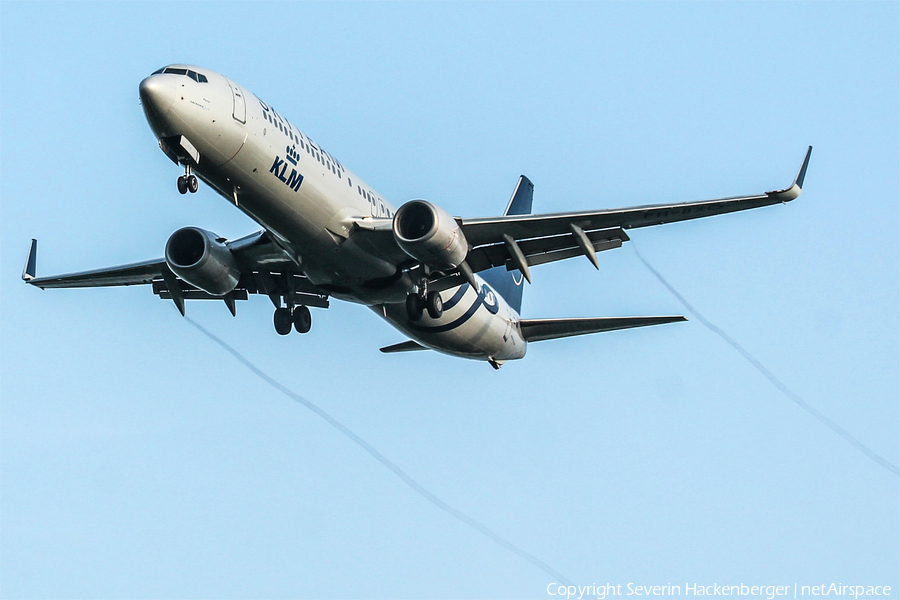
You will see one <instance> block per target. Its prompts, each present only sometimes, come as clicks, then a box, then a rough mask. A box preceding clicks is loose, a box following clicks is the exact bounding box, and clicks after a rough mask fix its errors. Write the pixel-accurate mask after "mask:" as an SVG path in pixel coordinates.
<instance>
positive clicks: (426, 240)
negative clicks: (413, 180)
mask: <svg viewBox="0 0 900 600" xmlns="http://www.w3.org/2000/svg"><path fill="white" fill-rule="evenodd" d="M393 229H394V239H395V240H397V245H399V246H400V248H402V249H403V251H404V252H406V253H407V254H409V255H410V256H412V257H413V258H415V259H416V260H418V261H419V262H421V263H424V264H427V265H429V266H432V267H435V268H438V269H454V268H456V267H458V266H459V265H460V264H462V263H463V261H464V260H466V255H467V254H468V253H469V244H468V242H467V241H466V237H465V236H464V235H463V232H462V229H461V228H460V226H459V223H457V222H456V219H454V218H453V217H451V216H450V214H449V213H448V212H447V211H445V210H444V209H442V208H440V207H439V206H435V205H434V204H432V203H430V202H426V201H424V200H411V201H410V202H407V203H406V204H404V205H403V206H401V207H400V208H399V209H397V213H396V214H395V215H394V223H393Z"/></svg>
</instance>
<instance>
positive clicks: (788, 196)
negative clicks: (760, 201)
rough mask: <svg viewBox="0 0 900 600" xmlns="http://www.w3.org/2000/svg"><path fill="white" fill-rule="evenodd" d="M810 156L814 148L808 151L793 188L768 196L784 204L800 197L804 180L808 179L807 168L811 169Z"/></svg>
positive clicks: (777, 191) (770, 193)
mask: <svg viewBox="0 0 900 600" xmlns="http://www.w3.org/2000/svg"><path fill="white" fill-rule="evenodd" d="M810 155H812V146H810V147H809V149H808V150H807V151H806V156H805V157H804V158H803V164H802V165H800V170H799V171H798V172H797V177H796V178H794V183H792V184H791V187H789V188H786V189H783V190H776V191H774V192H766V194H768V195H769V196H772V197H774V198H777V199H778V200H781V201H782V202H790V201H791V200H793V199H795V198H796V197H797V196H799V195H800V192H801V190H802V189H803V180H804V179H806V168H807V167H809V157H810Z"/></svg>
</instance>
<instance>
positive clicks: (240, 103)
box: [226, 79, 247, 123]
mask: <svg viewBox="0 0 900 600" xmlns="http://www.w3.org/2000/svg"><path fill="white" fill-rule="evenodd" d="M226 81H228V87H230V88H231V97H232V98H233V99H234V113H233V115H234V120H235V121H238V122H240V123H246V122H247V103H246V101H245V100H244V90H242V89H241V86H239V85H238V84H236V83H235V82H233V81H231V80H230V79H226Z"/></svg>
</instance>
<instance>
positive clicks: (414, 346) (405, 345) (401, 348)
mask: <svg viewBox="0 0 900 600" xmlns="http://www.w3.org/2000/svg"><path fill="white" fill-rule="evenodd" d="M415 350H428V348H426V347H425V346H423V345H422V344H420V343H418V342H414V341H412V340H407V341H405V342H400V343H399V344H394V345H393V346H385V347H384V348H382V349H381V351H382V352H384V353H385V354H392V353H394V352H413V351H415Z"/></svg>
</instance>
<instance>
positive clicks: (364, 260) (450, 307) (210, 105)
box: [141, 65, 526, 363]
mask: <svg viewBox="0 0 900 600" xmlns="http://www.w3.org/2000/svg"><path fill="white" fill-rule="evenodd" d="M174 66H179V65H174ZM183 68H185V69H187V68H190V69H193V70H195V71H196V72H199V73H202V74H203V75H204V76H205V78H206V79H207V81H206V82H200V81H196V80H194V79H192V78H189V77H187V76H184V75H178V74H168V73H161V74H156V75H151V76H150V77H148V78H147V79H145V80H144V81H143V82H142V83H141V96H142V98H143V99H144V110H145V113H146V115H147V120H148V122H149V123H150V126H151V128H152V129H153V131H154V133H155V134H156V136H157V137H158V138H160V139H161V140H164V139H172V138H177V136H184V137H185V138H187V140H188V141H189V143H190V145H192V146H193V148H195V149H196V151H197V152H198V153H199V156H200V159H199V161H198V162H197V164H196V166H195V167H194V172H195V173H196V174H197V175H198V176H199V177H200V178H201V179H202V180H203V181H205V182H206V183H208V184H209V185H210V186H211V187H212V188H213V189H215V190H216V191H217V192H218V193H220V194H221V195H222V196H223V197H225V198H226V199H228V200H229V202H231V203H233V204H235V205H236V206H237V207H238V208H239V209H240V210H242V211H243V212H244V213H246V214H247V215H249V216H250V217H251V218H252V219H253V220H255V221H256V222H257V223H259V224H260V225H262V226H263V227H264V228H265V229H266V230H268V231H269V232H270V233H271V234H273V235H274V236H276V238H277V239H278V242H279V245H280V246H282V247H283V248H284V249H285V250H286V251H288V252H290V253H292V254H293V256H294V258H295V259H297V260H298V262H299V263H300V264H301V266H302V269H303V272H304V273H305V275H306V276H307V277H308V278H309V280H310V281H311V282H312V283H314V284H316V285H317V286H319V287H320V288H322V289H323V290H325V291H327V292H328V293H329V294H330V295H332V296H334V297H336V298H340V299H343V300H348V301H352V302H358V303H362V304H365V305H367V306H369V307H371V308H372V309H373V310H374V311H375V312H377V313H378V314H379V315H381V316H382V317H383V318H385V319H386V320H387V321H389V322H390V323H391V324H392V325H393V326H394V327H396V328H397V329H399V330H401V331H403V332H404V333H405V334H406V335H408V336H409V337H410V338H412V339H414V340H416V341H418V342H420V343H422V344H423V345H425V346H428V347H430V348H433V349H435V350H439V351H441V352H445V353H448V354H452V355H455V356H462V357H467V358H474V359H482V360H492V361H496V362H498V363H499V362H503V361H505V360H511V359H516V358H522V357H523V356H524V355H525V347H526V343H525V340H524V339H523V337H522V335H521V332H520V330H519V325H518V321H519V315H518V313H517V312H516V311H515V310H513V309H512V308H511V307H510V306H509V305H508V304H507V303H506V301H505V300H504V299H503V298H502V297H501V296H500V294H498V293H496V292H494V291H493V290H492V289H491V288H490V287H489V286H488V285H487V284H485V283H484V282H483V281H482V280H481V279H480V278H478V277H477V275H476V280H477V282H478V284H479V288H480V289H479V290H478V291H476V290H474V289H472V287H471V286H470V285H469V284H467V283H466V284H463V285H462V286H457V287H453V288H450V289H447V290H445V291H443V292H441V297H442V299H443V302H444V311H443V314H442V315H441V317H440V318H438V319H432V318H430V317H429V316H428V315H427V313H426V314H425V315H424V316H423V318H422V319H421V320H419V321H417V322H411V321H410V320H409V318H408V317H407V312H406V309H405V305H404V301H405V298H406V295H407V294H408V293H409V292H410V291H411V289H412V288H413V286H414V285H415V283H414V282H413V281H412V280H411V279H410V278H409V276H408V275H407V274H406V273H404V272H403V270H402V268H401V267H400V265H399V263H398V261H397V259H396V255H394V256H390V255H388V254H384V253H382V252H380V251H379V250H378V248H375V247H368V246H366V247H363V246H364V244H360V243H357V242H356V241H355V239H354V238H353V237H351V233H352V228H353V227H354V223H357V222H358V221H360V219H363V218H366V217H371V218H373V220H374V219H379V218H380V219H385V218H391V217H393V215H394V212H395V208H394V206H392V205H391V204H390V203H389V202H387V201H386V200H384V199H383V198H382V197H381V196H380V195H379V194H378V193H376V192H375V190H373V189H372V188H371V187H370V186H368V185H367V184H366V183H365V182H364V181H362V179H360V178H359V177H357V176H356V175H355V174H354V173H353V172H351V171H349V170H348V169H346V168H345V167H344V166H343V165H342V164H341V163H340V162H339V161H338V160H336V159H335V158H334V157H332V156H331V155H330V154H329V153H328V152H327V151H325V150H324V149H323V148H322V147H321V146H319V145H318V144H317V143H316V142H314V141H313V140H311V139H310V138H309V137H308V136H306V135H304V134H303V132H301V131H300V130H299V129H298V128H296V127H295V126H294V125H293V124H291V123H290V122H289V121H287V120H286V119H285V118H284V117H282V116H281V115H280V114H279V113H278V112H276V111H275V110H274V109H273V108H272V107H271V106H269V105H268V104H266V103H265V102H263V101H261V100H259V99H258V98H256V96H254V95H253V94H251V93H250V92H248V91H246V90H244V89H243V88H241V87H240V86H239V85H238V84H236V83H235V82H233V81H231V80H229V79H228V78H226V77H224V76H222V75H219V74H217V73H214V72H212V71H209V70H207V69H202V68H198V67H188V66H186V65H185V66H183Z"/></svg>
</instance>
